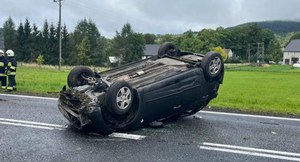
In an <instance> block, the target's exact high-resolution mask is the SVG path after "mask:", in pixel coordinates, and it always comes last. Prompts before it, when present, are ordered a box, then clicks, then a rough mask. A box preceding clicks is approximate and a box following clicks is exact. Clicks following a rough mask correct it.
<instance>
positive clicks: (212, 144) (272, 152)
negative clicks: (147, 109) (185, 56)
mask: <svg viewBox="0 0 300 162" xmlns="http://www.w3.org/2000/svg"><path fill="white" fill-rule="evenodd" d="M0 129H1V133H0V155H1V156H0V161H3V162H7V161H22V162H23V161H130V162H132V161H143V162H144V161H151V162H152V161H172V162H173V161H180V162H182V161H197V162H198V161H230V162H232V161H300V119H289V118H276V117H265V116H251V115H250V116H249V115H240V114H229V113H215V112H208V111H202V112H199V113H197V114H196V115H195V116H191V117H187V118H184V119H181V120H178V121H177V122H172V123H168V124H165V125H164V127H163V128H143V129H140V130H137V131H131V132H124V133H114V134H113V135H111V136H109V137H104V136H101V135H97V134H88V135H87V134H83V133H81V132H78V131H76V130H74V129H72V128H70V127H68V122H67V120H65V119H64V118H63V116H62V115H61V114H60V113H59V111H58V109H57V100H56V99H51V98H31V97H29V98H28V97H24V96H23V97H22V96H21V97H20V96H7V95H4V94H0Z"/></svg>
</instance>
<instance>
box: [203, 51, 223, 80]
mask: <svg viewBox="0 0 300 162" xmlns="http://www.w3.org/2000/svg"><path fill="white" fill-rule="evenodd" d="M201 67H202V69H203V72H204V75H205V77H206V78H207V79H213V78H215V77H217V76H219V74H220V73H221V71H222V70H223V68H224V65H223V59H222V56H221V55H220V54H219V53H217V52H209V53H207V54H206V55H205V56H204V57H203V59H202V62H201Z"/></svg>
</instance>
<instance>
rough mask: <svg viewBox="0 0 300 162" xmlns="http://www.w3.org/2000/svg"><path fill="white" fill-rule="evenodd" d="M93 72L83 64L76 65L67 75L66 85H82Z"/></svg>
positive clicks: (92, 75)
mask: <svg viewBox="0 0 300 162" xmlns="http://www.w3.org/2000/svg"><path fill="white" fill-rule="evenodd" d="M94 76H95V74H94V72H93V71H92V70H91V69H90V68H88V67H85V66H77V67H75V68H73V69H72V70H71V71H70V73H69V75H68V79H67V82H68V86H69V87H70V88H72V87H76V86H82V85H85V84H87V83H88V81H87V79H86V78H89V77H94Z"/></svg>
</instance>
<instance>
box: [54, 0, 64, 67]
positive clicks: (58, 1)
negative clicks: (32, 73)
mask: <svg viewBox="0 0 300 162" xmlns="http://www.w3.org/2000/svg"><path fill="white" fill-rule="evenodd" d="M62 1H63V0H53V2H56V3H57V4H58V6H59V20H58V28H59V30H58V35H59V65H58V70H59V71H60V69H61V2H62Z"/></svg>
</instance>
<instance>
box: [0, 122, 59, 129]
mask: <svg viewBox="0 0 300 162" xmlns="http://www.w3.org/2000/svg"><path fill="white" fill-rule="evenodd" d="M0 124H5V125H14V126H21V127H30V128H38V129H47V130H54V129H58V130H63V129H60V128H54V127H46V126H38V125H30V124H21V123H12V122H3V121H0Z"/></svg>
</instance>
